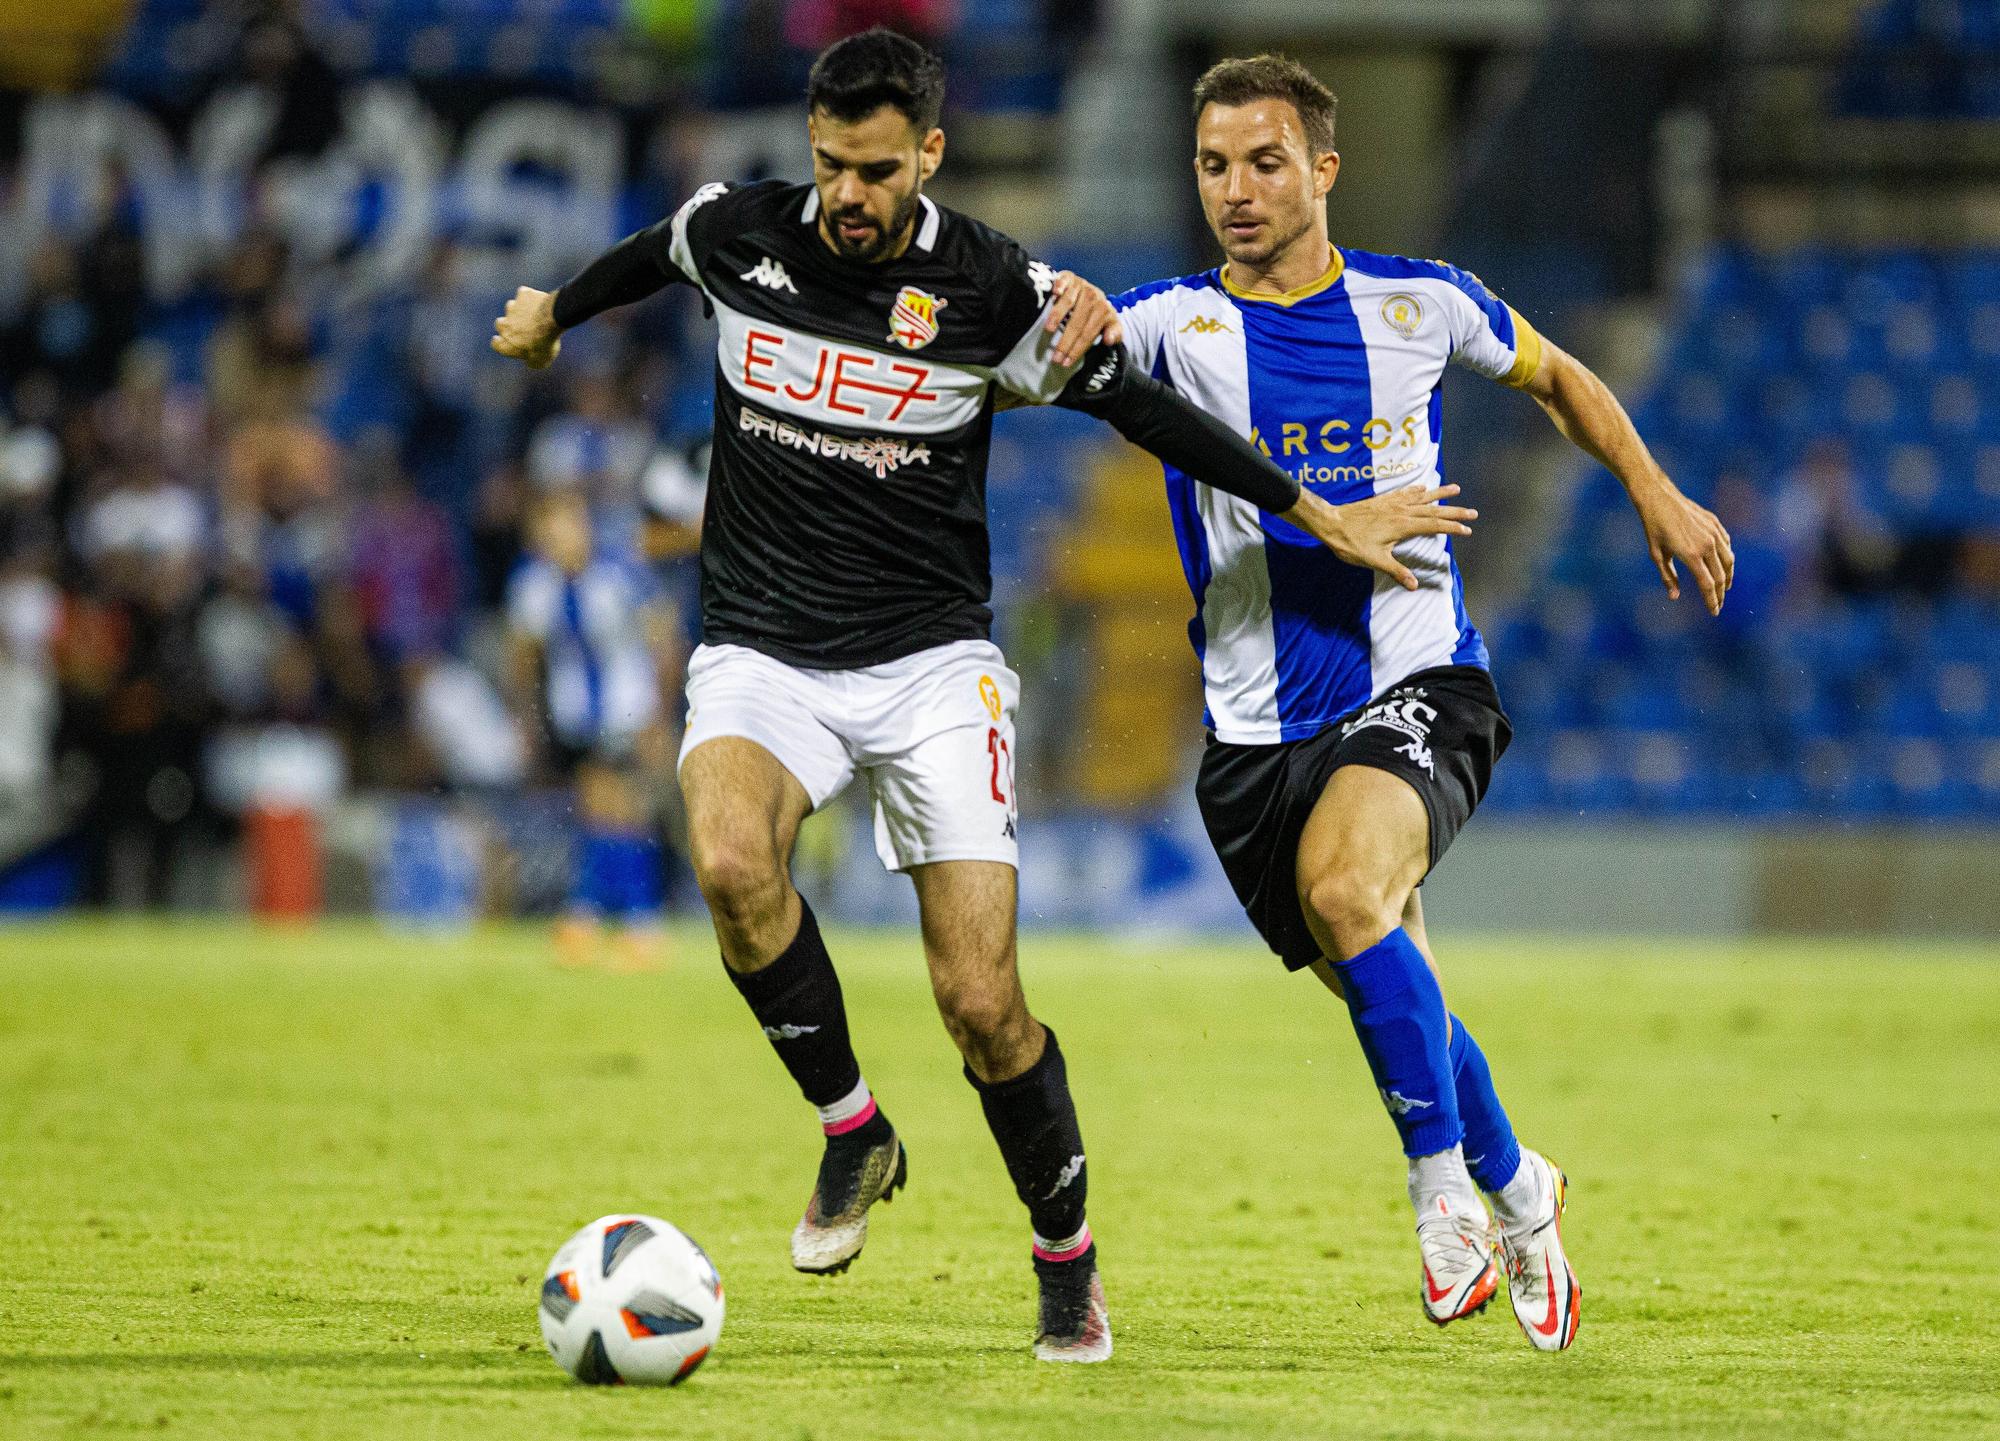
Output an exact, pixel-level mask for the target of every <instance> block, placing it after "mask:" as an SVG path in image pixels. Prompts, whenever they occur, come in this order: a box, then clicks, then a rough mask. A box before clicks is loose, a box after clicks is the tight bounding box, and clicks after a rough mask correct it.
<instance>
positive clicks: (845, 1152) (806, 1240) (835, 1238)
mask: <svg viewBox="0 0 2000 1441" xmlns="http://www.w3.org/2000/svg"><path fill="white" fill-rule="evenodd" d="M840 1140H841V1138H840V1137H837V1136H836V1137H832V1138H830V1139H829V1143H828V1145H827V1148H826V1153H825V1154H824V1155H823V1156H822V1157H821V1159H820V1167H819V1184H818V1185H816V1186H814V1187H813V1193H812V1199H811V1200H810V1201H808V1202H806V1213H805V1215H804V1216H802V1217H800V1218H799V1224H798V1226H797V1227H796V1229H794V1230H793V1232H792V1265H793V1267H794V1268H796V1269H797V1270H800V1271H806V1272H810V1273H811V1274H813V1275H819V1276H831V1275H835V1274H837V1273H839V1272H841V1271H845V1270H846V1269H847V1268H848V1267H849V1266H850V1265H852V1264H853V1263H854V1258H855V1257H856V1256H859V1255H860V1254H861V1247H862V1244H863V1243H864V1242H866V1241H867V1239H868V1208H869V1207H870V1206H872V1205H874V1204H875V1203H876V1202H877V1201H893V1200H894V1199H895V1198H896V1192H897V1191H898V1190H900V1189H901V1188H902V1186H903V1185H904V1183H905V1182H907V1181H908V1180H909V1178H910V1157H909V1154H908V1153H907V1152H906V1151H904V1149H903V1142H902V1139H901V1138H900V1137H898V1136H896V1135H895V1134H894V1133H891V1134H890V1136H889V1139H888V1140H886V1141H884V1142H882V1143H881V1144H880V1145H879V1146H870V1147H868V1148H866V1149H865V1150H862V1149H859V1148H849V1147H845V1146H842V1145H840V1144H839V1142H840Z"/></svg>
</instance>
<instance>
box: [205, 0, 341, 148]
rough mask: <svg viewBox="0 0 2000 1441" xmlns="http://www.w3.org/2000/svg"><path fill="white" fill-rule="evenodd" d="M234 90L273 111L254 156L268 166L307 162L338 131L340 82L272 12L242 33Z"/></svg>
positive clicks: (288, 22) (286, 19)
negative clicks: (288, 161) (277, 162)
mask: <svg viewBox="0 0 2000 1441" xmlns="http://www.w3.org/2000/svg"><path fill="white" fill-rule="evenodd" d="M230 70H231V72H233V74H232V79H231V81H230V82H229V83H230V84H231V85H232V86H233V87H234V88H236V89H238V90H241V91H245V92H248V93H249V94H252V95H254V96H256V97H257V98H258V99H259V100H261V101H262V102H263V103H264V104H266V105H268V106H270V107H271V108H272V109H273V111H274V114H273V118H272V122H271V128H270V134H269V136H268V138H267V139H266V140H265V142H264V146H263V149H262V150H261V151H260V152H259V154H258V157H257V159H258V163H259V165H262V164H264V163H266V162H269V161H271V160H279V159H309V158H311V157H313V156H315V155H318V154H320V153H321V152H322V151H324V150H325V149H326V148H327V146H329V145H330V144H332V143H333V139H334V137H335V136H336V135H337V134H338V133H339V131H340V81H339V78H338V77H337V76H336V75H335V74H334V72H333V67H332V66H330V65H328V64H327V63H326V61H325V59H324V58H322V57H321V55H320V54H319V52H318V51H317V50H316V49H315V48H314V47H313V45H312V43H311V41H310V40H309V39H308V37H307V35H306V33H305V31H303V30H302V29H300V28H299V25H298V23H297V22H296V21H294V20H293V19H291V17H290V16H288V15H285V14H283V13H282V12H281V11H279V10H278V9H277V7H273V8H272V11H270V12H267V13H266V14H263V15H260V16H258V17H256V18H255V19H253V20H251V21H250V23H249V24H247V25H245V26H244V27H243V34H242V36H241V37H240V38H239V40H238V41H237V50H236V56H235V58H234V61H233V63H232V65H231V66H230Z"/></svg>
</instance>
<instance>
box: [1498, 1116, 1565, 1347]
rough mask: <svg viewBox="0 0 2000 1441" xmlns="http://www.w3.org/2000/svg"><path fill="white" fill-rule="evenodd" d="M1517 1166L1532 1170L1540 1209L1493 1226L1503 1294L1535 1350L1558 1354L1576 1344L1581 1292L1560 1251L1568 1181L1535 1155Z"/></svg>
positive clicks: (1526, 1151)
mask: <svg viewBox="0 0 2000 1441" xmlns="http://www.w3.org/2000/svg"><path fill="white" fill-rule="evenodd" d="M1521 1164H1522V1165H1523V1166H1532V1167H1534V1170H1533V1171H1532V1172H1530V1174H1531V1175H1532V1176H1533V1177H1534V1178H1535V1179H1536V1181H1537V1182H1538V1190H1539V1195H1538V1198H1537V1199H1538V1204H1537V1206H1536V1207H1535V1209H1534V1211H1533V1212H1532V1213H1531V1214H1529V1215H1528V1216H1525V1217H1523V1218H1522V1219H1521V1220H1520V1221H1519V1222H1517V1223H1513V1224H1508V1223H1505V1222H1502V1223H1500V1224H1497V1225H1496V1226H1495V1229H1496V1230H1497V1231H1498V1232H1499V1233H1500V1241H1499V1247H1500V1258H1501V1260H1502V1261H1503V1262H1504V1263H1505V1264H1506V1267H1507V1295H1508V1298H1509V1299H1510V1300H1512V1301H1513V1303H1514V1319H1515V1320H1516V1321H1518V1322H1520V1323H1521V1334H1522V1335H1524V1336H1526V1337H1527V1338H1528V1344H1529V1345H1531V1346H1533V1347H1534V1348H1535V1349H1536V1350H1537V1351H1561V1350H1565V1349H1567V1348H1568V1346H1569V1344H1570V1343H1571V1342H1572V1341H1574V1340H1576V1328H1577V1322H1578V1317H1579V1310H1580V1303H1581V1301H1582V1299H1583V1287H1581V1286H1579V1285H1578V1284H1577V1280H1576V1272H1575V1271H1573V1270H1571V1269H1570V1264H1569V1257H1568V1255H1567V1254H1565V1253H1564V1251H1563V1243H1562V1218H1563V1209H1564V1207H1565V1205H1566V1204H1567V1202H1568V1190H1569V1179H1568V1178H1567V1177H1566V1176H1564V1175H1563V1173H1562V1170H1561V1168H1559V1167H1558V1166H1557V1165H1556V1164H1555V1163H1554V1162H1552V1161H1550V1160H1548V1159H1547V1158H1546V1157H1544V1156H1542V1155H1540V1154H1539V1153H1538V1152H1535V1151H1531V1150H1529V1149H1528V1148H1527V1147H1526V1146H1523V1147H1522V1148H1521Z"/></svg>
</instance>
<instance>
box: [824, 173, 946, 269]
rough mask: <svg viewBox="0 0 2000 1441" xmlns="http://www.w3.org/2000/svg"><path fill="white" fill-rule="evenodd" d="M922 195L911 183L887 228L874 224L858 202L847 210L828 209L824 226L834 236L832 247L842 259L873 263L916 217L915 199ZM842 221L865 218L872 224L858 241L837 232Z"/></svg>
mask: <svg viewBox="0 0 2000 1441" xmlns="http://www.w3.org/2000/svg"><path fill="white" fill-rule="evenodd" d="M921 194H922V192H921V191H919V190H918V189H917V188H916V187H915V186H912V187H911V188H910V193H909V194H908V195H905V196H904V197H903V198H902V199H901V200H899V201H897V202H896V209H895V213H894V214H892V215H890V217H889V223H888V225H887V226H886V227H884V226H879V225H876V224H875V221H874V219H873V218H872V217H871V216H870V215H869V214H868V212H867V211H865V210H863V209H862V208H861V207H860V206H858V205H857V206H855V207H853V208H852V209H849V210H841V211H828V212H827V216H826V228H827V233H828V234H829V235H831V236H832V237H833V248H834V249H835V250H836V251H838V252H839V253H840V256H841V258H842V259H843V260H854V261H859V262H860V263H861V264H863V265H872V264H874V263H875V262H876V261H878V260H881V259H883V258H885V257H886V256H887V255H888V254H889V252H890V251H891V250H893V249H894V248H895V246H896V242H897V241H898V240H900V239H902V237H903V233H904V232H905V231H906V230H908V229H909V228H910V225H911V222H912V221H913V220H914V219H915V218H916V214H917V201H918V199H919V198H920V196H921ZM843 220H846V221H865V222H866V223H867V224H868V225H869V226H870V227H871V230H870V233H869V235H868V237H867V238H866V239H865V240H859V241H855V240H849V239H848V238H847V237H846V236H844V235H842V234H841V233H840V222H841V221H843Z"/></svg>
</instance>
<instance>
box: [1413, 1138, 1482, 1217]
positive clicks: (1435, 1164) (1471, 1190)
mask: <svg viewBox="0 0 2000 1441" xmlns="http://www.w3.org/2000/svg"><path fill="white" fill-rule="evenodd" d="M1440 1196H1442V1197H1443V1198H1444V1200H1445V1203H1446V1204H1447V1205H1448V1206H1449V1207H1450V1208H1451V1209H1452V1210H1454V1211H1480V1210H1484V1209H1485V1207H1484V1206H1483V1205H1482V1204H1481V1203H1480V1200H1479V1188H1478V1187H1477V1186H1475V1185H1473V1184H1472V1173H1471V1172H1470V1171H1468V1170H1466V1169H1465V1148H1464V1147H1463V1146H1453V1147H1452V1148H1451V1149H1450V1150H1449V1151H1436V1152H1433V1153H1432V1154H1431V1155H1428V1156H1412V1157H1410V1204H1411V1205H1412V1206H1414V1207H1416V1208H1417V1214H1418V1215H1419V1216H1423V1215H1426V1214H1428V1213H1429V1212H1431V1211H1434V1210H1436V1209H1437V1199H1438V1197H1440Z"/></svg>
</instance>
